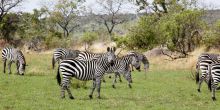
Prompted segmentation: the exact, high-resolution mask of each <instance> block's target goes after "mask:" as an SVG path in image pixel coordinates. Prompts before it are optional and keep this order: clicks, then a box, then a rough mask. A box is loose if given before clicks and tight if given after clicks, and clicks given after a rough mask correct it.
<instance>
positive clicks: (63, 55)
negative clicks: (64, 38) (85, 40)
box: [52, 48, 80, 69]
mask: <svg viewBox="0 0 220 110" xmlns="http://www.w3.org/2000/svg"><path fill="white" fill-rule="evenodd" d="M79 52H80V51H79V50H70V49H65V48H57V49H56V50H55V51H54V52H53V57H52V67H53V69H54V67H55V63H56V62H57V61H58V63H60V61H61V60H63V59H67V58H76V57H77V56H78V54H79Z"/></svg>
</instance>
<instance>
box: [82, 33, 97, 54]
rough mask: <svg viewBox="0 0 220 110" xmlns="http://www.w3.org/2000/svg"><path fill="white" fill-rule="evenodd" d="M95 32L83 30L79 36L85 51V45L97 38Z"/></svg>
mask: <svg viewBox="0 0 220 110" xmlns="http://www.w3.org/2000/svg"><path fill="white" fill-rule="evenodd" d="M97 36H98V35H97V33H95V32H85V33H84V35H83V36H82V37H81V40H82V42H84V43H85V50H86V51H87V49H88V48H87V46H90V45H91V44H92V42H93V41H95V40H96V39H97Z"/></svg>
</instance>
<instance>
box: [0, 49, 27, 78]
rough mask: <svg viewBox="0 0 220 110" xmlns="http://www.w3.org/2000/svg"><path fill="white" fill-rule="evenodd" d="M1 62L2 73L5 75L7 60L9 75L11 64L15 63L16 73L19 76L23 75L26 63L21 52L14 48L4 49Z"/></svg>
mask: <svg viewBox="0 0 220 110" xmlns="http://www.w3.org/2000/svg"><path fill="white" fill-rule="evenodd" d="M2 60H3V72H4V73H5V68H6V62H7V60H8V71H9V74H11V64H12V63H16V66H17V73H18V74H20V75H24V72H25V67H26V66H27V65H26V62H25V57H24V55H23V53H22V52H21V50H18V49H15V48H8V47H6V48H4V49H3V50H2Z"/></svg>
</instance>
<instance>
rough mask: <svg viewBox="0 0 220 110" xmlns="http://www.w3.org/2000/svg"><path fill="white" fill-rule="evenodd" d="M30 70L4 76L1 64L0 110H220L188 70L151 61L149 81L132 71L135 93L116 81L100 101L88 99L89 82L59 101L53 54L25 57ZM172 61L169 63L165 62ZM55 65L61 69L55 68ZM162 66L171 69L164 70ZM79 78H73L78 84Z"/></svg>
mask: <svg viewBox="0 0 220 110" xmlns="http://www.w3.org/2000/svg"><path fill="white" fill-rule="evenodd" d="M25 56H26V60H27V63H28V65H29V66H28V67H27V70H26V74H25V75H24V76H19V75H16V74H15V73H16V71H15V64H13V65H12V68H13V70H12V74H10V75H9V74H3V72H2V62H0V63H1V66H0V109H2V110H32V109H33V110H50V109H56V110H58V109H59V110H70V109H71V110H77V109H83V110H84V109H91V110H93V109H94V110H98V109H102V110H103V109H119V110H122V109H123V110H124V109H127V110H135V109H136V110H141V109H142V110H143V109H148V110H149V109H153V110H197V109H198V110H207V109H210V110H217V109H218V110H219V108H220V92H217V97H216V98H217V101H216V102H213V101H212V100H211V93H210V92H209V91H208V89H207V86H206V84H205V83H203V86H202V92H201V93H198V92H197V90H196V89H197V85H196V84H195V81H194V80H192V79H191V78H190V74H191V73H190V72H191V70H190V69H172V68H173V67H175V66H177V65H179V63H175V62H174V64H173V67H172V66H171V65H166V64H161V63H158V61H161V60H154V61H151V60H150V62H151V65H150V70H149V72H148V73H147V76H146V78H145V75H144V72H137V71H135V72H133V73H132V77H133V84H132V89H129V88H128V86H127V83H126V81H125V80H124V79H123V82H122V83H119V82H118V83H117V84H116V89H113V88H112V87H111V82H112V79H109V78H107V76H106V80H107V81H106V83H102V88H101V97H102V99H97V98H96V96H97V92H96V91H95V92H94V98H93V99H92V100H90V99H89V97H88V94H89V92H90V87H91V81H89V82H87V83H86V87H87V88H84V87H83V88H78V89H76V88H73V87H71V91H72V94H73V95H74V97H75V99H74V100H70V99H69V98H68V96H67V94H66V98H65V99H61V98H60V87H59V86H58V85H57V81H56V78H55V76H56V71H57V69H55V70H52V68H51V53H50V54H49V53H48V54H47V53H44V54H26V55H25ZM167 62H169V61H167ZM182 66H184V64H183V65H182ZM56 67H57V65H56ZM162 67H169V69H163V68H162ZM74 81H76V80H72V83H74Z"/></svg>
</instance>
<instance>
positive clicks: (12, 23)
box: [0, 13, 19, 42]
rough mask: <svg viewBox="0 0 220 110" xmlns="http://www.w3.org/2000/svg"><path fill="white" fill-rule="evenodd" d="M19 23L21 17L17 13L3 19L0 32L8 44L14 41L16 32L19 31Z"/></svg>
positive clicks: (9, 14)
mask: <svg viewBox="0 0 220 110" xmlns="http://www.w3.org/2000/svg"><path fill="white" fill-rule="evenodd" d="M18 22H19V17H18V15H17V14H15V13H8V14H7V15H5V16H4V18H3V19H2V22H1V23H0V29H1V30H0V32H1V36H2V37H3V39H4V40H6V41H7V42H10V41H11V40H12V39H13V37H14V35H15V32H16V30H17V29H18Z"/></svg>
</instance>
